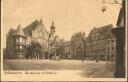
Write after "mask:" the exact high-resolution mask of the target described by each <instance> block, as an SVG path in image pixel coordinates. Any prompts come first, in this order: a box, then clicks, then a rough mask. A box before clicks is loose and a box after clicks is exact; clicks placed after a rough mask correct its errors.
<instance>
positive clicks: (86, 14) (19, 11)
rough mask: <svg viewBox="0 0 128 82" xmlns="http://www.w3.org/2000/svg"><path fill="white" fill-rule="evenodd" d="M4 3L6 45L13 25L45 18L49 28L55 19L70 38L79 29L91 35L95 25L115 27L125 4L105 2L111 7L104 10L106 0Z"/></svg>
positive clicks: (5, 0) (62, 35) (63, 35)
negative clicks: (122, 5)
mask: <svg viewBox="0 0 128 82" xmlns="http://www.w3.org/2000/svg"><path fill="white" fill-rule="evenodd" d="M106 1H107V2H113V0H106ZM117 1H119V2H120V0H117ZM1 4H2V8H1V13H2V14H1V17H2V19H1V20H2V21H1V24H2V26H1V27H2V32H1V33H2V36H1V38H2V42H3V44H2V45H3V47H5V46H6V44H5V42H6V34H7V32H8V31H9V29H10V28H14V29H16V28H17V26H18V24H21V26H22V28H24V27H26V26H27V25H29V24H30V23H32V22H33V21H34V20H36V19H37V20H40V19H41V18H42V20H43V23H44V25H45V27H46V29H47V30H48V31H49V29H50V25H51V22H52V21H54V23H55V26H56V35H58V36H59V37H60V38H64V40H70V37H71V36H72V35H73V34H74V33H76V32H85V34H86V37H87V36H88V34H89V32H90V30H91V29H93V28H94V26H95V27H96V28H98V27H100V26H105V25H108V24H113V26H114V27H115V26H116V22H117V18H118V15H119V10H120V8H121V5H119V4H105V5H106V6H107V10H106V12H104V13H102V11H101V7H102V5H103V4H102V0H1Z"/></svg>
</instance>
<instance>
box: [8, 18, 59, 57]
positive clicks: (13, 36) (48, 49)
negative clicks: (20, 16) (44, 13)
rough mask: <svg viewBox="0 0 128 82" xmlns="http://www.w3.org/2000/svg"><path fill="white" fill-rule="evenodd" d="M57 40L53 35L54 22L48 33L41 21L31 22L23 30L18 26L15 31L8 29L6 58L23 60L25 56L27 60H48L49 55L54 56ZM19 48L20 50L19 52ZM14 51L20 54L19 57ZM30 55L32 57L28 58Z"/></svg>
mask: <svg viewBox="0 0 128 82" xmlns="http://www.w3.org/2000/svg"><path fill="white" fill-rule="evenodd" d="M19 33H20V34H19ZM58 38H59V36H56V35H55V26H54V22H52V24H51V27H50V32H48V31H47V30H46V28H45V26H44V24H43V21H42V19H41V20H35V21H33V22H32V23H31V24H29V25H28V26H26V27H25V28H23V29H22V28H21V26H20V25H19V26H18V27H17V30H15V29H10V31H9V32H8V34H7V42H6V53H7V57H8V58H25V56H27V58H35V59H48V58H49V57H50V54H54V55H55V53H56V47H55V45H57V44H58ZM18 41H19V42H18ZM34 47H35V48H34ZM38 47H40V48H38ZM20 48H21V50H19V49H20ZM38 49H40V50H38ZM16 50H19V51H20V52H22V53H20V54H21V55H17V56H16V54H18V53H17V52H16ZM34 51H37V52H39V53H36V52H34ZM28 52H29V53H28ZM30 54H32V55H31V56H29V55H30ZM34 54H35V55H34ZM7 57H6V58H7Z"/></svg>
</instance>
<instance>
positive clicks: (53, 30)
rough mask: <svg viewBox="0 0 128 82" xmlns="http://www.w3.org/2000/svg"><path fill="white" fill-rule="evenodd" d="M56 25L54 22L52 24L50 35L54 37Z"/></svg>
mask: <svg viewBox="0 0 128 82" xmlns="http://www.w3.org/2000/svg"><path fill="white" fill-rule="evenodd" d="M55 28H56V27H55V24H54V22H53V21H52V24H51V27H50V33H51V34H52V35H54V34H55Z"/></svg>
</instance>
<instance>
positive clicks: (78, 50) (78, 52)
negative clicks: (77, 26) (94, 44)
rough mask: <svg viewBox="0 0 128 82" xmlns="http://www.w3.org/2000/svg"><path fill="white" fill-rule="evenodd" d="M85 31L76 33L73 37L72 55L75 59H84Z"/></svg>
mask: <svg viewBox="0 0 128 82" xmlns="http://www.w3.org/2000/svg"><path fill="white" fill-rule="evenodd" d="M84 40H85V33H81V32H78V33H75V34H74V35H73V36H72V37H71V40H70V42H71V55H72V58H73V59H82V58H84V57H85V44H84V43H85V42H84Z"/></svg>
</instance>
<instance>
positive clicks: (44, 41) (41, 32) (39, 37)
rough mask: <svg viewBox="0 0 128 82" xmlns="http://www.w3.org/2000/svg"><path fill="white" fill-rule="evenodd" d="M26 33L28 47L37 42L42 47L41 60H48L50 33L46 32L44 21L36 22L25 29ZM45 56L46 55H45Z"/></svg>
mask: <svg viewBox="0 0 128 82" xmlns="http://www.w3.org/2000/svg"><path fill="white" fill-rule="evenodd" d="M24 33H25V35H26V36H27V40H26V46H29V45H31V43H32V42H37V43H39V44H40V45H41V54H40V55H41V56H40V57H41V58H46V57H47V56H46V54H47V55H48V52H49V51H48V38H49V32H48V31H47V30H46V28H45V26H44V24H43V21H42V19H41V20H39V21H38V20H35V21H34V22H32V23H31V24H29V25H28V26H27V27H25V28H24ZM44 54H45V55H44Z"/></svg>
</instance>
